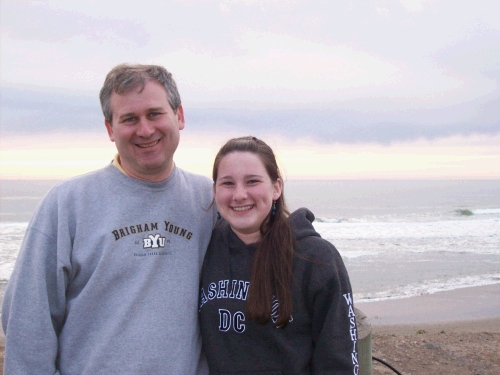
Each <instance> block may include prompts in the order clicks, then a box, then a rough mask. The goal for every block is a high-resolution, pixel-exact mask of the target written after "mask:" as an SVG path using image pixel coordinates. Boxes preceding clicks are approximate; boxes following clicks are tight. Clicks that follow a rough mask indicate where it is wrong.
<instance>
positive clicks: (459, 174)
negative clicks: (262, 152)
mask: <svg viewBox="0 0 500 375" xmlns="http://www.w3.org/2000/svg"><path fill="white" fill-rule="evenodd" d="M498 14H500V3H499V2H496V1H491V0H490V1H481V0H479V1H464V0H454V1H451V0H444V1H439V0H436V1H434V0H398V1H396V0H394V1H391V0H381V1H367V0H363V1H356V0H354V1H349V2H344V1H342V2H341V1H331V0H328V1H319V0H312V1H305V0H304V1H302V0H288V1H283V0H240V1H236V0H234V1H230V0H219V1H215V0H214V1H212V0H197V1H194V0H183V1H176V0H170V1H159V0H158V1H155V0H143V1H140V2H122V1H120V2H118V1H108V0H99V1H93V0H88V1H79V2H76V1H62V0H59V1H33V0H32V1H27V0H2V1H1V2H0V17H1V18H0V22H1V23H0V25H1V41H0V89H1V91H0V94H1V139H0V179H61V178H66V177H70V176H74V175H77V174H81V173H85V172H88V171H91V170H95V169H98V168H100V167H102V166H104V165H106V164H107V163H109V161H110V160H111V159H112V158H113V157H114V154H115V152H116V151H115V150H116V149H115V147H114V144H113V143H112V142H110V141H109V139H108V137H107V133H106V130H105V127H104V120H103V116H102V112H101V109H100V105H99V100H98V93H99V90H100V88H101V86H102V84H103V81H104V78H105V76H106V74H107V72H108V71H109V70H110V69H111V68H113V67H114V66H115V65H117V64H120V63H123V62H128V63H144V64H159V65H163V66H165V67H166V68H167V69H168V70H169V71H171V72H172V73H173V76H174V78H175V80H176V82H177V85H178V87H179V91H180V94H181V98H182V103H183V107H184V112H185V116H186V128H185V129H184V130H183V131H182V132H181V143H180V146H179V149H178V150H177V152H176V156H175V162H176V164H177V165H178V166H180V167H182V168H185V169H187V170H190V171H193V172H196V173H201V174H205V175H210V173H211V166H212V161H213V158H214V156H215V154H216V152H217V150H218V149H219V148H220V146H221V145H222V144H223V143H224V142H225V141H226V140H227V139H229V138H231V137H235V136H241V135H254V136H257V137H259V138H262V139H263V140H264V141H266V142H267V143H268V144H269V145H271V146H272V147H273V149H274V150H275V152H276V154H277V156H278V159H279V162H280V165H281V168H282V169H283V171H284V174H285V176H286V177H287V178H290V179H297V178H300V179H308V178H309V179H312V178H314V179H483V178H487V179H500V88H499V79H500V17H498Z"/></svg>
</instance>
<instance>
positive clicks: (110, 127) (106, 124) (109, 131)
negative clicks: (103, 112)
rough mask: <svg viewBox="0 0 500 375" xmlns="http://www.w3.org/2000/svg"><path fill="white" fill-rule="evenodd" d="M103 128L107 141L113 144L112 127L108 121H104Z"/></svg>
mask: <svg viewBox="0 0 500 375" xmlns="http://www.w3.org/2000/svg"><path fill="white" fill-rule="evenodd" d="M104 126H106V130H107V131H108V136H109V140H110V141H111V142H114V141H115V136H114V134H113V125H111V123H110V122H109V121H108V120H104Z"/></svg>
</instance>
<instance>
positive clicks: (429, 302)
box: [356, 284, 500, 375]
mask: <svg viewBox="0 0 500 375" xmlns="http://www.w3.org/2000/svg"><path fill="white" fill-rule="evenodd" d="M356 307H357V308H358V309H360V310H361V311H362V312H363V313H365V314H366V315H367V316H368V319H369V320H370V323H371V324H372V353H373V356H375V357H377V358H380V359H382V360H384V361H386V362H388V363H389V364H390V365H392V366H393V367H394V368H395V369H397V370H398V371H399V372H400V373H402V374H405V375H428V374H453V375H468V374H483V375H488V374H492V375H493V374H495V375H498V374H500V284H495V285H489V286H482V287H472V288H463V289H456V290H453V291H449V292H441V293H435V294H432V295H425V296H419V297H412V298H407V299H400V300H391V301H380V302H369V303H358V304H356ZM372 365H373V371H372V374H373V375H381V374H394V373H395V372H393V371H392V370H390V369H389V368H388V367H386V366H384V365H382V364H379V363H378V362H376V361H372Z"/></svg>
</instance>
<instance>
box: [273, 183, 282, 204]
mask: <svg viewBox="0 0 500 375" xmlns="http://www.w3.org/2000/svg"><path fill="white" fill-rule="evenodd" d="M273 189H274V191H273V201H275V200H277V199H278V198H279V197H281V192H282V190H283V181H281V178H278V179H277V180H276V181H275V182H274V184H273Z"/></svg>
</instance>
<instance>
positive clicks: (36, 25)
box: [2, 1, 149, 45]
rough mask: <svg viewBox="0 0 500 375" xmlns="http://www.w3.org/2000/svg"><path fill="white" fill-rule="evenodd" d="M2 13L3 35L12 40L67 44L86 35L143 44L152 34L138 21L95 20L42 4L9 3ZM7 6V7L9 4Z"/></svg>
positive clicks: (115, 41)
mask: <svg viewBox="0 0 500 375" xmlns="http://www.w3.org/2000/svg"><path fill="white" fill-rule="evenodd" d="M6 3H7V4H8V6H5V5H4V6H3V9H2V11H3V12H7V14H3V16H2V28H3V33H4V34H5V35H7V36H9V38H11V39H17V40H37V41H44V42H55V43H64V42H70V41H71V39H72V38H75V37H78V36H83V37H85V38H88V39H89V40H92V41H95V42H99V43H127V44H130V43H132V45H142V44H145V43H147V41H148V39H149V35H148V33H147V32H146V30H145V29H144V27H142V26H141V25H140V23H138V22H136V21H134V20H118V19H110V18H107V17H92V16H89V15H86V14H84V13H81V12H78V11H76V10H66V9H62V8H57V7H55V6H50V4H49V3H48V2H40V1H34V2H29V1H19V2H15V1H6ZM7 4H6V5H7Z"/></svg>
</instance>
